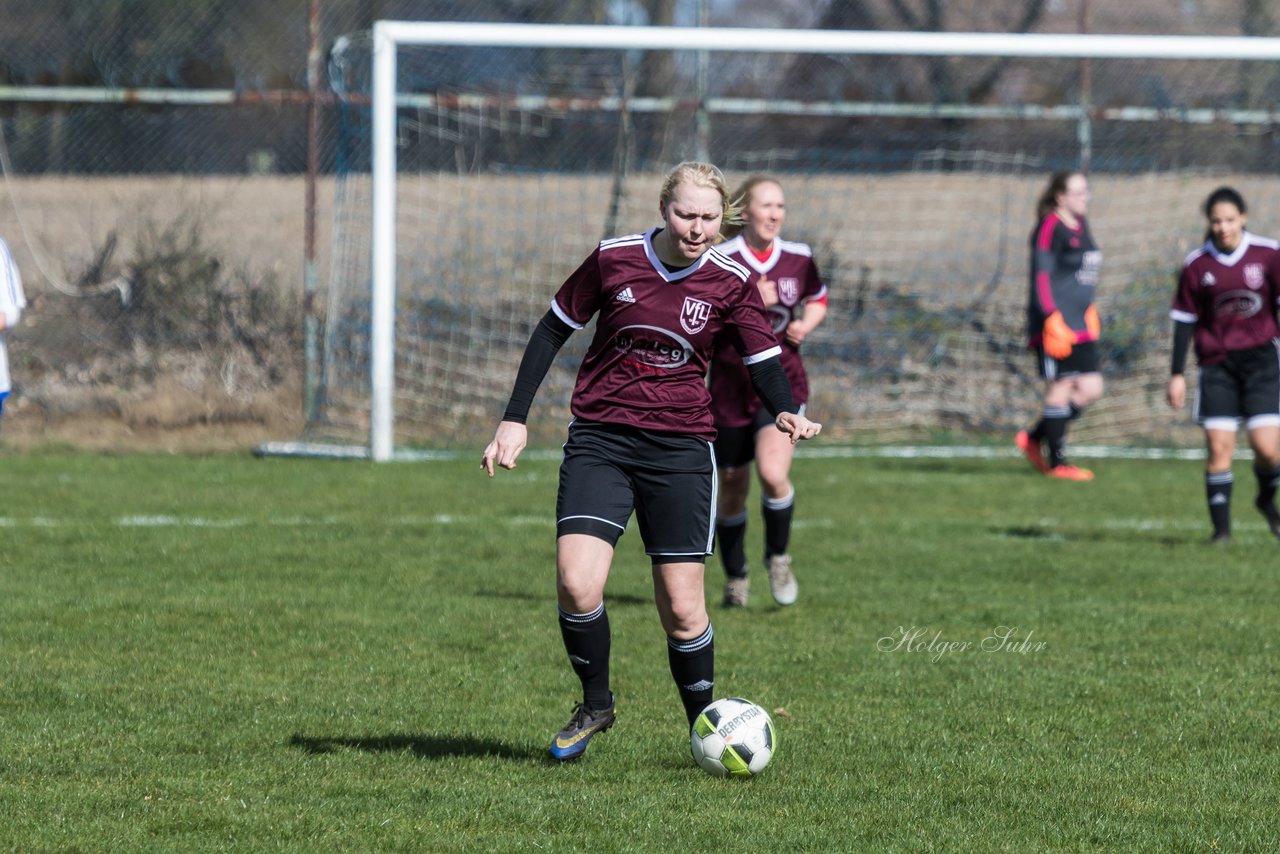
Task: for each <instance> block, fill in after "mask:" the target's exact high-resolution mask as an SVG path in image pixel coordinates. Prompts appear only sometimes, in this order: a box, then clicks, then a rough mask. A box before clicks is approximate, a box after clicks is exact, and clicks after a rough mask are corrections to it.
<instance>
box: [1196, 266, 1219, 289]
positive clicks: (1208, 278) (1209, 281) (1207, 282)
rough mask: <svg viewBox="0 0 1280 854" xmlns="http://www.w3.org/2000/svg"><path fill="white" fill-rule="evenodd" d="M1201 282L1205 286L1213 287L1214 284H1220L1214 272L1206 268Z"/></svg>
mask: <svg viewBox="0 0 1280 854" xmlns="http://www.w3.org/2000/svg"><path fill="white" fill-rule="evenodd" d="M1200 284H1201V286H1203V287H1206V288H1211V287H1213V286H1214V285H1216V284H1218V280H1217V279H1215V278H1214V277H1213V273H1210V272H1209V271H1208V270H1205V271H1204V278H1202V279H1201V280H1200Z"/></svg>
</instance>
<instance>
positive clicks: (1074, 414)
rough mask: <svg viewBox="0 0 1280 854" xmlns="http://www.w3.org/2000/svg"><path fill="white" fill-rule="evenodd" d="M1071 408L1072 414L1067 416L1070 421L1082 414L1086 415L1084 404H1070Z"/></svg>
mask: <svg viewBox="0 0 1280 854" xmlns="http://www.w3.org/2000/svg"><path fill="white" fill-rule="evenodd" d="M1069 409H1070V410H1071V414H1070V415H1068V416H1067V420H1068V421H1075V420H1076V419H1077V418H1079V417H1080V416H1081V415H1084V407H1083V406H1077V405H1076V404H1074V403H1073V404H1071V405H1070V407H1069Z"/></svg>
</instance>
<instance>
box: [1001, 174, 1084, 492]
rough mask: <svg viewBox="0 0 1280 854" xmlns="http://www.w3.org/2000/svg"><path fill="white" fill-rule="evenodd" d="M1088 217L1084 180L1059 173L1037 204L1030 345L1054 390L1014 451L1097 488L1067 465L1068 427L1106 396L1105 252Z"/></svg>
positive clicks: (1029, 303) (1054, 473) (1049, 390)
mask: <svg viewBox="0 0 1280 854" xmlns="http://www.w3.org/2000/svg"><path fill="white" fill-rule="evenodd" d="M1088 210H1089V180H1088V179H1087V178H1086V177H1085V176H1084V174H1083V173H1081V172H1055V173H1054V174H1053V175H1052V176H1050V178H1049V184H1048V186H1047V187H1045V189H1044V192H1043V193H1042V194H1041V195H1040V200H1039V201H1038V202H1037V204H1036V230H1035V231H1034V232H1032V234H1031V293H1030V298H1029V299H1028V301H1027V337H1028V344H1029V346H1030V347H1031V348H1032V349H1034V350H1035V351H1036V355H1037V357H1038V360H1039V367H1040V376H1042V377H1044V379H1045V383H1046V388H1045V393H1044V408H1043V410H1042V411H1041V414H1040V420H1039V421H1037V422H1036V424H1035V426H1034V427H1032V428H1031V429H1030V430H1024V431H1022V432H1021V433H1019V434H1018V435H1017V437H1016V438H1015V439H1014V443H1015V444H1016V445H1017V446H1018V448H1019V449H1020V450H1021V451H1022V453H1023V454H1024V455H1025V456H1026V458H1027V459H1028V460H1030V462H1031V464H1032V465H1033V466H1035V467H1036V470H1037V471H1039V472H1041V473H1042V474H1046V475H1048V476H1049V477H1056V478H1060V479H1062V480H1093V472H1091V471H1089V470H1088V469H1082V468H1079V467H1078V466H1073V465H1071V464H1070V463H1068V462H1067V458H1066V445H1067V425H1068V424H1069V423H1070V422H1071V421H1073V420H1075V419H1076V418H1079V417H1080V414H1081V413H1082V412H1083V411H1084V408H1085V407H1086V406H1088V405H1089V404H1091V403H1093V402H1094V401H1095V400H1097V399H1098V398H1099V397H1101V396H1102V374H1101V373H1100V372H1099V371H1098V364H1099V360H1098V335H1099V322H1098V310H1097V309H1096V308H1095V307H1094V305H1093V295H1094V290H1095V289H1096V287H1097V284H1098V273H1099V271H1100V268H1101V267H1102V252H1100V251H1099V250H1098V246H1097V244H1096V243H1094V242H1093V234H1092V233H1091V232H1090V231H1089V224H1088V222H1086V220H1085V214H1086V213H1087V212H1088ZM1046 450H1047V451H1048V459H1047V460H1046V459H1045V451H1046Z"/></svg>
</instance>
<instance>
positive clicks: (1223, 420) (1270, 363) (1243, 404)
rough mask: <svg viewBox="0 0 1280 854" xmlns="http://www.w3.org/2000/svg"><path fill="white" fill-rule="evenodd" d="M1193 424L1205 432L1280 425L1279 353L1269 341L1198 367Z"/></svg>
mask: <svg viewBox="0 0 1280 854" xmlns="http://www.w3.org/2000/svg"><path fill="white" fill-rule="evenodd" d="M1195 415H1196V420H1197V421H1199V422H1200V424H1201V426H1203V427H1204V428H1205V429H1206V430H1231V431H1235V430H1237V429H1239V427H1240V420H1241V419H1242V418H1243V419H1244V421H1245V427H1247V428H1253V427H1263V426H1276V425H1280V351H1278V350H1277V345H1276V342H1274V341H1271V342H1268V343H1266V344H1262V345H1260V346H1257V347H1250V348H1249V349H1247V350H1232V351H1230V352H1228V353H1227V358H1226V359H1224V360H1223V361H1221V362H1218V363H1216V364H1213V365H1201V366H1200V386H1199V390H1198V391H1197V393H1196V404H1195Z"/></svg>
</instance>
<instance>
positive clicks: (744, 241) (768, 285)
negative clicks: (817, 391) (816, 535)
mask: <svg viewBox="0 0 1280 854" xmlns="http://www.w3.org/2000/svg"><path fill="white" fill-rule="evenodd" d="M734 204H735V205H737V206H738V207H740V208H741V210H742V219H743V229H742V231H741V233H740V234H738V236H736V237H734V238H733V239H732V240H730V241H729V242H727V243H725V244H723V245H722V246H720V247H719V250H720V251H721V252H723V253H724V254H726V255H728V256H729V257H730V258H732V259H733V260H735V261H737V262H739V263H740V264H742V265H743V266H744V267H745V268H746V269H747V271H748V272H749V273H750V278H749V279H748V281H749V282H751V284H753V285H755V286H756V287H757V288H758V289H759V290H760V296H761V298H762V299H763V300H764V304H765V307H766V308H767V309H768V310H769V316H770V319H771V320H772V321H773V331H774V333H775V334H776V335H777V338H778V346H779V347H781V348H782V367H783V369H784V370H785V371H786V372H787V379H788V380H789V381H790V383H791V400H792V402H793V403H795V405H796V406H797V407H798V408H799V411H800V412H805V404H806V403H807V402H808V399H809V381H808V377H807V376H806V374H805V370H804V362H803V361H802V360H801V358H800V344H801V342H802V341H804V339H805V337H806V336H808V334H809V333H810V332H812V331H813V330H814V329H816V328H817V327H818V324H820V323H822V319H823V318H824V317H825V316H826V314H827V288H826V286H825V285H824V284H823V283H822V278H821V277H820V276H819V275H818V268H817V265H815V264H814V262H813V252H812V250H811V249H810V248H809V246H808V245H807V244H804V243H793V242H791V241H787V240H783V239H781V237H779V231H780V230H781V228H782V224H783V222H785V221H786V217H787V206H786V196H785V195H784V193H783V191H782V184H780V183H779V182H778V181H777V180H776V179H774V178H770V177H768V176H765V175H755V176H752V177H751V178H748V179H747V180H746V182H744V183H743V185H742V186H741V187H739V188H738V191H737V193H735V194H734ZM710 388H711V401H712V404H711V410H712V413H713V414H714V416H715V421H716V431H717V436H716V465H717V467H718V468H719V469H720V498H719V502H718V504H719V512H718V513H717V515H716V539H717V543H718V549H719V551H720V561H721V563H722V564H723V565H724V572H725V587H724V604H725V605H726V606H728V607H744V606H745V605H746V604H747V597H748V592H749V584H750V582H749V579H748V576H747V559H746V553H745V549H744V548H743V541H744V539H745V538H746V531H747V495H748V493H749V492H750V490H751V461H752V460H753V459H754V460H755V463H756V473H757V475H758V476H759V478H760V489H761V491H762V492H763V495H762V496H761V514H762V516H763V518H764V528H765V532H764V534H765V536H764V563H765V569H766V571H767V573H768V576H769V587H770V590H771V592H772V593H773V598H774V601H776V602H777V603H778V604H779V605H790V604H791V603H793V602H795V601H796V595H797V593H798V591H799V586H798V584H797V582H796V579H795V574H794V573H793V572H792V569H791V556H790V554H788V543H789V542H790V539H791V518H792V515H793V513H794V510H795V488H794V487H793V486H792V483H791V459H792V456H793V449H794V447H795V446H794V444H793V443H792V442H790V441H789V440H788V439H787V437H786V436H785V435H783V434H782V433H779V432H778V431H777V430H775V429H773V418H772V417H771V416H770V415H769V413H768V411H767V410H765V408H764V406H763V404H762V403H761V402H760V398H759V397H758V396H757V395H756V393H755V390H754V389H753V388H752V387H751V377H750V375H749V374H748V372H747V369H746V367H745V366H744V365H743V364H742V359H741V358H739V357H738V355H737V353H736V352H735V351H734V350H733V349H732V348H726V349H720V350H717V351H716V355H715V358H714V359H713V360H712V364H711V384H710Z"/></svg>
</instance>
